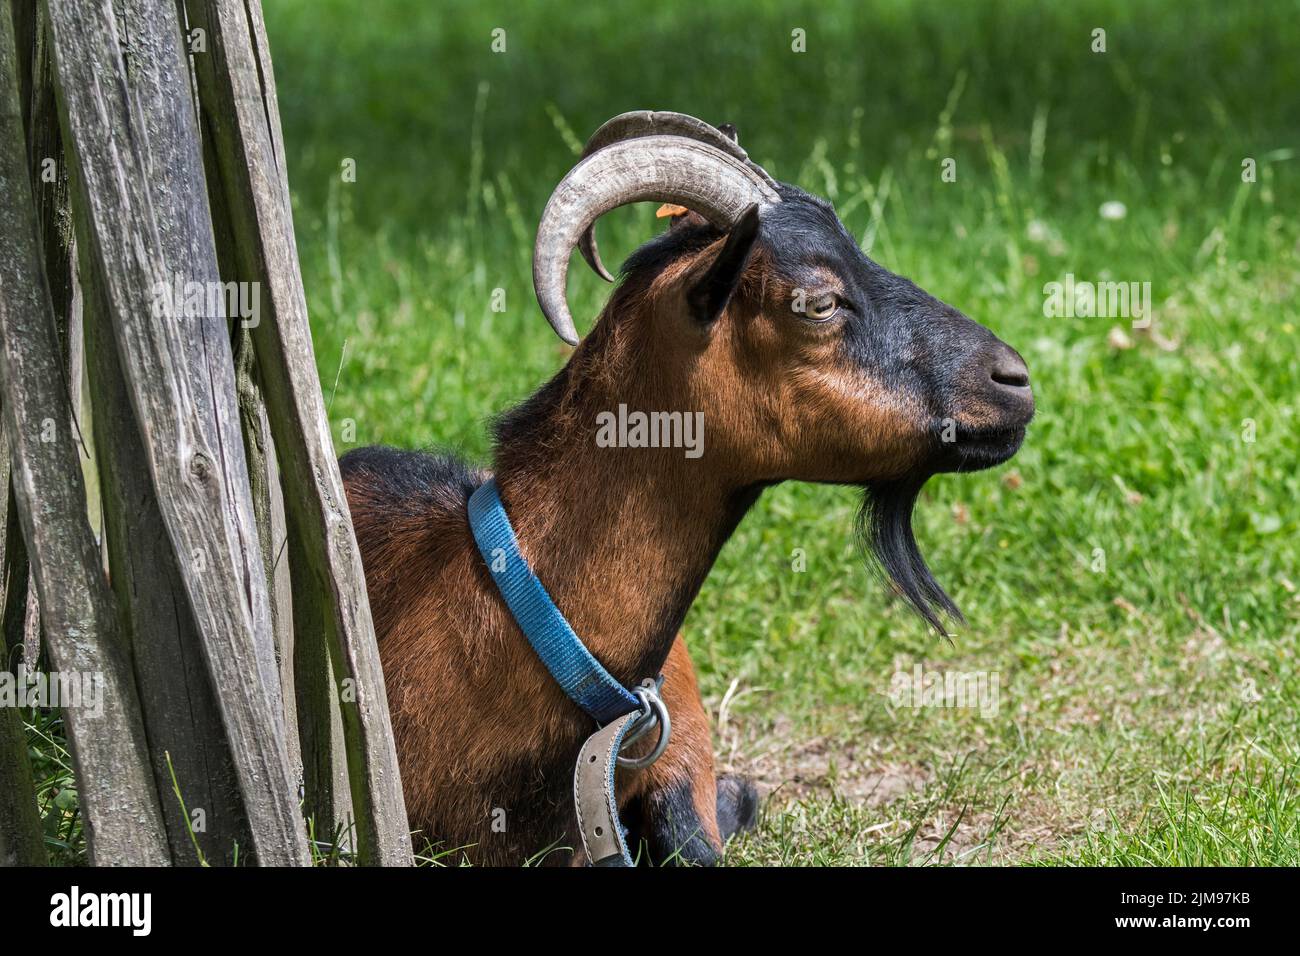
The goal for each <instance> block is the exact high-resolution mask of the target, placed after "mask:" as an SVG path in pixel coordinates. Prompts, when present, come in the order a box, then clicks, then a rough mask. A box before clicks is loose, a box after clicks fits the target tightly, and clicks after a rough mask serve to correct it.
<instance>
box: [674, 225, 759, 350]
mask: <svg viewBox="0 0 1300 956" xmlns="http://www.w3.org/2000/svg"><path fill="white" fill-rule="evenodd" d="M757 238H758V205H757V204H755V205H752V206H750V207H749V208H748V209H746V210H745V211H744V212H743V213H741V215H740V219H739V220H738V221H737V222H736V225H735V226H733V227H732V229H731V232H730V233H728V234H727V241H726V242H725V243H723V246H722V251H721V252H720V253H718V258H716V259H715V260H713V264H712V265H711V266H709V271H708V272H706V273H705V274H704V276H703V278H701V279H699V280H698V281H696V283H695V285H694V286H693V287H692V288H691V290H690V292H688V293H687V295H686V301H687V303H688V304H689V305H690V308H691V311H692V313H693V314H694V316H695V318H696V320H697V321H699V322H700V323H701V324H702V325H711V324H712V323H713V322H715V321H717V318H718V316H720V315H721V314H722V310H723V309H725V308H726V307H727V303H728V302H729V301H731V296H732V294H733V293H734V292H735V291H736V286H738V285H739V284H740V277H741V276H742V275H744V274H745V266H746V265H747V264H748V263H749V254H750V253H751V252H753V251H754V240H756V239H757Z"/></svg>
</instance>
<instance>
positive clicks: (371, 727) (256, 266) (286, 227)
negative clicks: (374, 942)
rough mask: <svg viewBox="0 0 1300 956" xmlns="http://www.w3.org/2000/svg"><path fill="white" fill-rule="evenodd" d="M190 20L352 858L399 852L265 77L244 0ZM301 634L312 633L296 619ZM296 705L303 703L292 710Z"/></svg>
mask: <svg viewBox="0 0 1300 956" xmlns="http://www.w3.org/2000/svg"><path fill="white" fill-rule="evenodd" d="M186 10H187V13H188V16H189V22H190V24H191V26H201V27H202V28H204V29H205V30H206V31H207V37H208V42H209V47H210V53H209V54H208V56H206V57H201V58H196V59H195V67H196V73H197V77H198V84H199V99H200V103H201V106H202V111H203V114H204V130H205V132H206V133H208V134H209V135H211V136H212V137H213V142H214V147H215V152H216V155H217V157H218V162H219V165H220V181H221V185H222V188H223V189H224V190H225V191H226V201H227V204H228V205H229V207H230V210H231V215H232V226H233V230H234V233H235V243H234V245H235V247H236V248H237V250H238V252H239V257H240V261H239V264H238V268H239V272H240V274H241V275H244V276H248V275H255V276H257V277H258V278H259V279H260V280H261V281H262V283H263V295H262V301H263V316H262V321H261V323H260V324H259V325H258V326H257V328H256V329H255V330H254V342H255V346H256V350H257V357H258V363H259V368H260V370H261V375H262V381H263V385H264V390H265V397H266V405H267V413H268V416H269V418H270V422H271V430H272V435H273V437H274V439H275V443H276V448H277V451H278V453H279V457H280V466H281V468H282V471H283V481H282V485H283V488H284V492H285V504H286V512H287V515H288V521H289V534H290V536H291V537H300V538H301V540H302V542H303V547H302V551H303V553H304V555H305V556H306V559H307V561H308V562H309V567H308V568H304V569H302V570H304V571H306V572H308V573H307V574H305V575H303V577H302V580H303V581H304V584H303V586H302V587H301V588H296V589H295V593H294V605H295V615H296V616H299V615H302V614H304V613H311V612H310V611H305V610H303V609H301V608H300V605H301V603H302V602H304V601H310V602H313V603H314V604H315V605H317V606H318V607H319V608H321V609H323V612H322V614H321V620H322V622H323V624H324V631H325V635H326V637H327V639H328V641H329V646H330V652H331V656H332V659H333V662H334V669H335V679H336V683H337V684H338V685H339V687H338V691H339V697H340V703H341V705H342V711H343V720H344V726H345V730H346V736H347V742H348V751H349V771H350V774H351V789H352V798H353V805H354V809H355V813H356V820H357V837H358V844H359V854H360V858H361V861H362V862H363V863H383V864H407V863H409V862H410V861H411V842H410V836H409V833H408V829H407V821H406V811H405V803H404V800H403V796H402V789H401V781H400V777H399V773H398V768H397V759H396V752H395V749H394V746H393V738H392V729H391V724H390V721H389V716H388V707H387V701H386V694H385V690H384V681H383V674H382V671H381V669H380V666H379V656H378V651H377V647H376V643H375V635H374V627H373V624H372V622H371V618H370V607H369V602H368V600H367V596H366V590H365V580H364V576H363V573H362V568H361V560H360V555H359V553H358V550H357V546H356V539H355V536H354V534H353V531H352V523H351V518H350V516H349V514H348V510H347V502H346V499H345V497H344V494H343V485H342V480H341V478H340V476H339V471H338V464H337V461H336V459H335V456H334V452H333V443H332V441H331V438H330V430H329V424H328V421H327V420H326V416H325V409H324V403H323V400H322V397H321V394H320V387H319V379H318V376H317V372H316V368H315V364H314V361H313V358H312V346H311V332H310V328H309V326H308V322H307V308H306V300H305V297H304V294H303V288H302V276H301V271H300V269H299V264H298V257H297V251H296V249H295V246H294V236H293V223H292V217H291V214H290V209H289V202H288V186H287V176H286V173H285V169H284V157H283V149H282V148H281V145H280V143H281V132H280V124H279V113H278V106H277V104H276V99H275V88H274V77H273V74H272V71H271V61H270V56H269V51H268V49H267V46H266V35H265V28H264V26H263V24H262V15H261V7H260V4H259V3H257V2H256V0H189V2H187V4H186ZM296 631H297V633H296V635H295V640H296V642H298V643H299V644H300V643H301V642H302V641H303V640H305V639H307V638H308V637H310V635H304V634H303V633H302V631H301V630H299V629H296ZM299 716H300V718H301V717H302V716H303V715H302V714H300V715H299Z"/></svg>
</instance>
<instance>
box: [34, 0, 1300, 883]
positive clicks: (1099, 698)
mask: <svg viewBox="0 0 1300 956" xmlns="http://www.w3.org/2000/svg"><path fill="white" fill-rule="evenodd" d="M265 6H266V15H267V18H268V29H269V34H270V40H271V46H272V50H273V54H274V61H275V66H276V77H277V82H278V86H279V99H280V108H281V113H282V116H283V120H284V124H285V141H286V149H287V151H288V158H289V166H290V170H289V171H290V183H291V185H292V187H293V192H294V203H295V210H294V211H295V221H296V226H297V236H298V245H299V249H300V253H301V258H302V265H303V272H304V278H305V284H306V288H307V296H308V304H309V307H310V311H311V317H312V325H313V330H314V334H315V340H316V350H317V359H318V365H319V369H320V374H321V381H322V386H323V388H324V390H325V394H326V398H327V401H328V403H329V415H330V419H331V422H332V424H333V426H334V429H335V440H336V445H337V448H338V450H339V452H340V453H341V452H343V451H346V450H347V449H348V448H349V447H354V446H356V445H364V444H372V443H378V442H383V443H389V444H395V445H401V446H408V447H422V446H430V445H438V446H443V447H449V448H452V449H455V450H459V451H461V452H463V453H464V454H466V455H467V456H468V457H470V458H471V459H473V460H475V461H485V460H486V458H487V454H488V445H487V439H486V430H485V424H486V422H487V421H488V420H489V419H490V417H491V416H492V415H494V414H495V413H497V412H499V411H500V410H502V409H504V408H506V407H508V406H509V405H510V404H512V403H514V402H516V401H518V400H520V399H522V398H523V397H525V396H526V395H527V394H529V393H530V392H531V391H532V390H533V389H535V388H536V387H538V385H540V384H541V383H542V382H543V381H544V380H545V379H546V378H547V377H548V376H549V375H551V374H552V373H553V372H554V371H555V370H556V369H557V368H558V367H559V365H560V364H561V363H562V362H563V361H564V359H565V356H566V355H567V354H568V349H567V348H566V347H564V346H562V345H561V344H560V343H559V342H558V341H557V340H556V338H555V337H554V335H552V334H551V332H550V330H549V329H548V328H547V327H546V323H545V321H544V320H543V319H542V317H541V315H540V312H539V310H538V309H537V307H536V303H535V301H534V298H533V294H532V288H531V273H530V265H529V262H530V255H531V244H532V238H533V232H534V230H535V228H536V223H537V219H538V217H539V215H540V212H541V208H542V206H543V204H544V203H545V200H546V197H547V196H548V194H549V191H550V189H551V188H552V187H553V186H554V184H555V183H556V182H558V180H559V178H560V177H561V176H562V175H563V173H564V172H565V171H566V170H567V168H568V167H569V166H570V165H571V164H572V163H573V161H574V157H575V152H576V150H577V148H578V146H579V144H580V143H581V141H582V140H583V139H584V138H585V137H586V135H587V134H588V133H589V132H590V131H591V130H593V129H594V128H595V127H596V126H597V125H598V124H599V123H600V122H602V121H604V120H605V119H607V118H609V117H610V116H613V115H615V114H616V113H619V112H622V111H624V110H628V109H636V108H656V109H674V110H680V111H683V112H688V113H693V114H696V115H699V116H701V117H703V118H706V119H709V120H712V121H714V122H723V121H730V122H734V123H736V124H737V125H738V126H739V128H740V133H741V139H742V142H743V143H744V144H745V145H746V147H747V148H748V149H749V151H750V153H751V154H752V155H753V156H754V157H755V158H757V159H758V160H759V161H760V162H762V163H764V164H765V165H766V166H767V168H768V169H769V170H770V171H771V172H772V173H773V174H774V175H776V176H777V177H778V178H780V179H784V180H786V181H789V182H792V183H795V184H798V185H800V186H802V187H804V188H806V189H808V190H810V191H813V192H816V193H819V194H821V195H824V196H826V197H827V198H829V199H831V200H832V201H833V202H834V203H835V205H836V207H837V209H838V210H839V212H840V214H841V217H842V219H843V220H844V222H845V223H846V225H847V226H848V228H849V229H850V230H851V231H852V232H853V233H854V234H855V235H857V236H858V237H860V239H861V242H862V245H863V248H864V249H865V250H867V251H868V253H869V254H870V255H871V256H872V257H873V258H876V259H877V260H878V261H880V262H881V263H883V264H884V265H886V266H887V267H889V268H891V269H893V270H895V271H897V272H901V273H903V274H905V275H908V276H910V277H911V278H913V279H915V280H916V281H917V282H918V283H919V284H920V285H921V286H922V287H924V288H926V289H927V290H929V291H930V292H932V293H933V294H935V295H937V296H939V297H940V298H942V299H944V300H946V301H948V302H951V303H953V304H955V305H957V306H958V307H959V308H961V309H962V310H963V311H965V312H966V313H967V314H969V315H971V316H972V317H974V318H976V319H977V320H979V321H981V322H983V323H985V324H986V325H988V326H989V327H990V328H991V329H992V330H993V331H994V332H995V333H997V334H998V335H999V336H1000V337H1002V338H1003V339H1005V340H1006V341H1008V342H1010V343H1011V344H1012V345H1014V346H1015V347H1016V348H1017V349H1018V350H1019V351H1020V352H1021V353H1022V354H1023V355H1024V356H1025V358H1026V360H1027V362H1028V364H1029V366H1030V369H1031V372H1032V375H1033V380H1034V384H1035V395H1036V398H1037V401H1038V408H1039V411H1038V417H1037V419H1036V421H1035V423H1034V425H1033V426H1032V428H1031V430H1030V433H1029V437H1028V440H1027V442H1026V444H1025V447H1024V450H1023V451H1022V452H1021V453H1020V455H1019V456H1018V457H1017V458H1016V459H1014V460H1013V461H1012V462H1011V463H1010V464H1009V465H1007V466H1004V467H1003V468H1001V469H998V470H996V471H993V472H985V473H980V474H976V475H965V476H945V477H942V478H940V479H937V480H935V481H933V482H931V484H930V485H929V486H928V488H927V491H926V494H925V497H924V499H923V501H922V503H921V505H920V507H919V509H918V512H917V517H916V524H917V535H918V538H919V539H920V541H921V542H922V545H923V549H924V551H925V552H926V554H927V556H928V558H929V560H930V562H931V564H932V566H933V567H934V569H935V571H936V574H937V576H938V577H939V579H940V580H941V582H943V583H944V584H945V586H946V587H947V588H948V589H949V591H950V593H952V595H953V597H954V598H955V599H956V601H957V603H958V604H959V605H960V606H961V607H962V608H963V609H964V611H965V612H966V615H967V617H968V619H969V626H968V627H966V628H962V629H959V630H958V631H956V633H955V634H954V639H953V640H952V641H951V642H944V641H942V640H939V639H937V638H936V637H935V636H934V635H933V634H932V633H930V632H929V631H927V630H926V629H925V627H923V626H922V624H921V623H920V622H919V621H917V620H916V619H915V617H913V616H911V615H910V614H909V613H907V611H906V610H905V609H904V608H903V607H902V606H900V605H899V604H897V603H894V602H891V601H890V600H888V599H887V598H886V596H885V595H884V593H883V592H882V589H881V587H880V586H879V584H878V583H877V582H876V581H875V579H874V578H873V577H872V576H871V575H870V574H869V573H868V572H867V571H866V570H865V569H864V568H863V566H862V563H861V561H860V560H859V558H858V556H857V555H856V553H855V551H854V548H853V544H852V540H851V538H852V534H851V532H852V525H853V515H854V512H855V510H856V501H857V495H856V493H855V492H854V491H853V490H851V489H834V488H824V487H813V486H804V485H793V484H792V485H787V486H784V487H781V488H778V489H776V490H774V491H772V492H770V493H768V494H766V495H765V496H764V498H763V499H762V501H761V502H760V504H759V506H758V507H757V508H756V509H755V510H754V511H753V512H752V513H751V515H750V516H749V517H748V518H747V519H746V521H745V522H744V524H743V525H742V526H741V528H740V529H739V531H738V533H737V534H736V536H735V537H734V539H733V540H732V541H731V542H730V543H729V544H728V546H727V547H726V549H725V550H724V552H723V554H722V557H721V559H720V561H719V562H718V565H717V567H716V569H715V571H714V573H713V574H712V576H711V577H710V579H709V581H708V583H707V584H706V586H705V588H704V590H703V593H702V594H701V595H700V598H699V600H698V601H697V603H696V605H695V607H694V608H693V609H692V611H691V613H690V615H689V617H688V619H687V621H686V625H685V628H684V630H685V633H686V635H687V641H688V644H689V645H690V648H691V652H692V654H693V656H694V658H695V661H696V663H697V666H698V667H699V670H700V678H701V685H702V689H703V692H704V695H705V699H706V704H708V705H709V707H710V709H711V710H712V711H713V713H714V714H715V716H717V717H721V716H722V714H721V713H720V711H724V710H725V718H726V719H725V723H724V722H723V721H721V720H719V721H718V722H717V723H718V731H717V740H716V744H717V752H718V757H719V762H720V764H721V766H722V767H724V768H729V769H736V770H740V771H742V772H747V773H751V774H753V775H755V776H756V777H757V778H758V779H759V780H760V781H761V782H762V783H763V784H764V785H765V787H766V788H767V789H768V790H770V791H771V795H770V796H769V797H768V799H767V800H766V802H765V805H764V810H763V819H762V823H761V825H760V827H759V828H758V830H757V831H756V832H754V833H752V834H749V835H746V836H745V837H743V838H741V839H739V840H737V841H734V842H733V843H732V845H731V846H730V847H729V849H728V857H727V861H728V863H731V864H737V865H757V864H788V865H795V864H860V863H870V864H954V863H956V864H963V863H1008V862H1022V863H1037V864H1052V865H1061V864H1086V865H1096V864H1112V863H1119V864H1137V865H1145V864H1236V863H1251V864H1277V865H1282V864H1291V865H1294V864H1296V863H1297V856H1296V846H1297V843H1298V841H1297V836H1300V833H1297V830H1298V829H1300V823H1298V822H1297V821H1298V820H1300V817H1298V815H1297V804H1296V796H1295V790H1296V775H1297V761H1298V759H1300V758H1298V757H1297V752H1296V750H1295V746H1294V742H1295V740H1296V739H1297V738H1300V719H1298V718H1297V708H1296V706H1295V702H1296V701H1297V700H1298V699H1300V676H1298V674H1300V668H1298V667H1297V648H1298V642H1297V637H1298V636H1300V596H1298V594H1297V587H1298V586H1300V584H1298V583H1297V582H1300V568H1298V567H1297V563H1298V561H1297V559H1298V557H1300V534H1297V532H1298V530H1300V529H1298V527H1297V525H1298V524H1300V509H1297V507H1296V504H1295V503H1296V501H1297V500H1298V499H1300V442H1298V441H1297V437H1296V436H1297V429H1298V426H1300V423H1298V422H1297V412H1298V405H1300V386H1298V385H1297V383H1298V382H1300V374H1298V372H1300V342H1298V341H1297V329H1296V325H1297V322H1300V319H1298V318H1297V314H1296V311H1297V310H1296V301H1297V297H1296V288H1297V284H1298V283H1300V262H1298V260H1300V255H1298V253H1300V222H1298V221H1297V215H1296V213H1297V210H1298V209H1300V161H1298V160H1297V150H1298V149H1300V97H1297V96H1296V95H1295V91H1296V90H1297V89H1300V21H1297V19H1296V18H1295V16H1294V10H1293V8H1291V7H1290V6H1289V5H1287V4H1282V3H1252V4H1236V5H1228V4H1223V3H1220V2H1217V0H1194V2H1179V3H1173V2H1168V3H1139V4H1131V3H1127V2H1120V0H1087V2H1082V3H1070V4H1041V5H1040V4H1033V3H1029V2H1027V0H1007V2H1002V3H998V4H992V3H963V4H954V3H951V2H941V0H919V2H914V3H909V2H903V0H882V2H877V3H872V4H865V3H861V2H857V0H823V2H818V3H807V2H778V0H763V2H758V3H751V4H746V5H745V9H744V10H742V9H740V6H741V5H739V4H733V3H716V2H701V0H694V2H655V3H651V2H646V0H620V2H606V3H600V4H581V5H579V4H572V3H558V2H548V3H540V2H539V3H529V4H502V3H495V2H490V0H489V2H483V0H473V2H471V0H442V2H440V3H437V4H430V3H425V2H418V0H412V2H406V3H402V2H396V0H371V2H369V3H367V4H365V5H364V9H360V8H358V7H357V5H356V4H354V3H351V2H346V0H273V2H267V3H266V4H265ZM1098 27H1101V28H1104V29H1105V30H1106V31H1107V52H1106V53H1104V54H1096V53H1093V52H1091V49H1090V43H1091V35H1092V31H1093V29H1094V28H1098ZM496 28H501V29H504V30H505V31H506V42H507V49H506V52H504V53H499V54H498V53H493V52H492V51H491V48H490V44H491V42H492V31H493V30H494V29H496ZM795 28H801V29H803V30H805V31H806V36H807V52H806V53H803V54H796V53H793V52H791V47H790V44H791V30H793V29H795ZM949 157H950V158H952V159H955V160H956V163H957V166H956V168H957V181H956V182H955V183H945V182H943V181H941V178H940V164H941V161H942V160H944V159H945V158H949ZM1246 157H1250V158H1253V159H1254V160H1255V161H1256V163H1257V168H1258V175H1257V181H1256V182H1254V183H1249V184H1247V183H1243V182H1242V179H1241V168H1242V160H1243V158H1246ZM347 159H352V160H355V163H356V181H355V182H344V181H343V180H342V178H341V176H340V170H341V168H342V164H343V163H344V161H345V160H347ZM1109 201H1119V202H1123V203H1124V204H1125V206H1126V208H1127V215H1126V216H1125V217H1124V218H1122V219H1119V220H1112V219H1104V218H1102V217H1101V215H1100V214H1099V208H1100V206H1101V205H1102V204H1103V203H1105V202H1109ZM660 225H661V224H660V223H657V222H656V221H655V220H654V218H653V209H652V208H647V207H634V208H630V209H624V210H621V211H618V212H616V213H614V214H612V215H610V216H608V217H606V219H604V220H602V222H601V226H600V241H601V247H602V250H604V253H605V260H606V262H607V263H610V264H615V263H617V262H619V261H620V260H621V258H622V257H623V256H624V255H626V254H627V253H628V252H630V251H631V250H632V249H634V248H635V247H636V246H637V245H638V244H640V243H641V242H643V241H645V239H647V238H648V237H650V236H651V235H652V234H653V233H654V232H655V231H657V229H658V228H659V227H660ZM1067 273H1072V274H1074V275H1075V276H1076V277H1078V278H1081V279H1089V280H1093V281H1104V280H1117V281H1138V282H1144V281H1147V282H1150V283H1151V287H1152V293H1153V298H1154V301H1155V305H1156V311H1155V325H1154V329H1153V330H1152V331H1151V332H1142V331H1136V330H1133V329H1131V328H1129V324H1128V322H1127V321H1126V320H1123V319H1119V320H1111V319H1082V318H1080V319H1063V318H1045V317H1044V311H1043V304H1044V291H1043V286H1044V283H1046V282H1049V281H1054V280H1060V279H1062V278H1063V277H1064V276H1065V275H1066V274H1067ZM497 289H500V290H504V302H505V310H504V311H500V312H496V311H493V310H492V301H493V293H494V290H497ZM607 294H608V290H607V288H606V287H605V286H604V285H603V284H602V283H600V282H599V281H598V280H597V279H595V278H594V277H593V276H591V275H589V274H588V273H587V271H586V269H585V268H581V267H579V266H575V267H574V269H573V274H572V277H571V279H570V301H571V303H572V305H573V311H574V314H575V316H577V318H578V324H579V328H580V329H582V328H585V327H586V326H587V325H588V324H589V323H590V320H591V318H592V317H593V316H594V315H595V314H596V312H597V311H598V309H599V307H600V305H601V304H602V302H603V301H604V297H605V296H606V295H607ZM1116 330H1118V332H1122V333H1123V336H1119V335H1116V334H1115V333H1116ZM1125 339H1127V341H1125ZM1247 419H1249V420H1250V421H1251V422H1253V437H1254V441H1253V442H1251V441H1246V440H1245V438H1244V433H1245V428H1246V426H1243V421H1244V420H1247ZM796 548H801V549H803V550H804V551H805V552H806V555H807V570H806V571H804V572H796V571H793V570H792V565H791V560H792V558H791V556H792V552H793V551H794V550H795V549H796ZM918 663H920V664H922V665H923V666H924V667H925V668H926V669H927V670H931V669H933V670H935V671H964V672H970V671H977V672H989V673H994V674H996V675H998V678H999V681H1000V687H999V691H1000V695H999V707H998V708H997V710H996V712H995V713H994V714H992V715H991V716H987V717H982V716H980V714H979V712H978V711H973V710H967V709H956V708H937V707H924V708H915V709H914V708H910V707H902V706H898V705H897V704H896V703H894V702H892V701H891V700H890V697H889V696H888V692H889V689H890V686H891V680H892V678H893V675H894V674H895V672H896V671H900V670H901V671H910V670H911V668H912V667H913V666H914V665H915V664H918ZM724 702H725V705H724ZM47 731H48V728H45V729H43V730H42V733H46V732H47ZM33 739H34V740H35V739H36V737H33ZM64 756H65V757H66V755H64ZM48 757H49V759H50V760H51V761H53V762H52V763H50V767H52V768H54V769H53V770H50V772H49V773H48V774H47V775H46V777H45V779H46V780H47V781H52V780H53V779H54V778H55V776H56V773H57V772H62V771H59V770H58V767H59V766H61V764H60V763H59V758H58V754H57V752H55V751H53V750H51V751H49V752H48ZM47 769H48V768H47ZM40 773H41V771H40V770H39V769H38V776H39V775H40ZM52 789H54V788H53V787H46V790H45V792H46V794H47V795H48V794H49V793H50V792H51V790H52ZM66 802H67V801H66V800H65V803H66ZM43 806H45V804H43ZM47 819H51V816H47ZM54 826H55V830H56V832H57V836H56V837H55V839H56V842H57V843H59V844H61V845H74V844H75V842H76V840H77V839H78V837H77V826H78V824H77V822H76V819H75V804H73V807H72V809H69V810H67V811H66V812H60V813H59V814H58V815H57V818H55V819H54ZM74 849H75V847H74ZM541 849H542V848H539V850H541ZM444 852H445V851H442V850H438V849H431V850H429V851H428V855H429V857H430V860H431V861H433V858H434V857H437V862H448V863H450V862H455V854H454V853H452V854H450V855H447V856H446V857H445V858H444V857H442V856H439V854H441V853H444Z"/></svg>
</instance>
